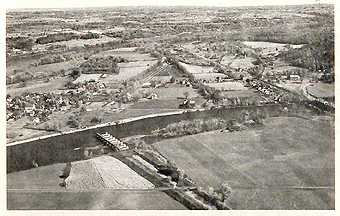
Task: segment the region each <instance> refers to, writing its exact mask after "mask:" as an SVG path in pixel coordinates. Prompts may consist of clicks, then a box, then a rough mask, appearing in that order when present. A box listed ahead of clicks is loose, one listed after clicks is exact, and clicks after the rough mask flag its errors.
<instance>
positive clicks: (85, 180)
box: [65, 160, 106, 190]
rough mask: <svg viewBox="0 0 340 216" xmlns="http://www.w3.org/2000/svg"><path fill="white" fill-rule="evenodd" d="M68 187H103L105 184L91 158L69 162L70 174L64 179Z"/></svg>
mask: <svg viewBox="0 0 340 216" xmlns="http://www.w3.org/2000/svg"><path fill="white" fill-rule="evenodd" d="M65 182H66V188H69V189H78V190H80V189H103V188H106V184H105V182H104V181H103V178H102V176H101V175H100V173H99V172H98V170H97V169H96V167H95V165H94V163H93V162H92V161H91V160H85V161H76V162H72V163H71V172H70V176H69V177H67V178H66V179H65Z"/></svg>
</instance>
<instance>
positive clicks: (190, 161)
mask: <svg viewBox="0 0 340 216" xmlns="http://www.w3.org/2000/svg"><path fill="white" fill-rule="evenodd" d="M265 124H266V126H265V127H263V128H256V129H246V130H244V131H240V132H233V133H230V132H221V131H213V132H208V133H203V134H198V135H193V136H185V137H181V138H177V139H169V140H163V141H160V142H158V143H155V144H153V146H154V147H155V148H156V149H157V150H158V151H160V153H161V154H163V155H164V156H165V157H167V158H168V159H169V160H171V161H173V162H174V163H175V164H176V165H177V166H178V167H179V168H181V169H183V170H184V172H185V173H186V174H187V175H188V176H190V178H192V179H193V180H194V181H195V182H196V183H197V184H198V186H201V187H203V188H209V187H213V188H215V189H218V188H219V186H220V185H221V184H222V183H224V182H227V183H228V184H229V185H230V186H231V188H233V190H232V197H231V198H230V199H229V201H228V202H229V205H230V206H231V207H232V208H233V209H275V210H279V209H334V208H335V204H334V186H335V180H334V173H335V155H334V136H335V132H334V125H332V124H330V123H328V122H323V121H314V120H307V119H301V118H293V117H275V118H272V117H271V118H268V119H266V121H265Z"/></svg>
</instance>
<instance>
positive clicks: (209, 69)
mask: <svg viewBox="0 0 340 216" xmlns="http://www.w3.org/2000/svg"><path fill="white" fill-rule="evenodd" d="M179 64H180V65H181V66H183V67H184V68H185V69H186V70H187V71H188V72H189V73H191V74H202V73H212V71H213V67H201V66H196V65H189V64H185V63H181V62H180V63H179Z"/></svg>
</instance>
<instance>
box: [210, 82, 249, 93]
mask: <svg viewBox="0 0 340 216" xmlns="http://www.w3.org/2000/svg"><path fill="white" fill-rule="evenodd" d="M205 85H207V86H210V87H213V88H215V89H219V90H222V91H245V90H248V89H247V88H246V87H244V86H243V84H242V83H240V82H220V83H206V84H205Z"/></svg>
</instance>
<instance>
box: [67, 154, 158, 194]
mask: <svg viewBox="0 0 340 216" xmlns="http://www.w3.org/2000/svg"><path fill="white" fill-rule="evenodd" d="M91 161H92V162H93V164H94V166H95V167H96V169H97V170H98V172H99V174H100V176H101V178H102V179H103V181H104V184H105V185H106V188H110V189H149V188H154V185H153V184H152V183H150V182H149V181H148V180H146V179H144V178H143V177H141V176H140V175H138V174H137V173H136V172H135V171H133V170H132V169H131V168H129V167H128V166H127V165H125V164H124V163H122V162H120V161H119V160H118V159H116V158H114V157H110V156H101V157H98V158H93V159H91ZM71 170H72V168H71Z"/></svg>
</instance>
